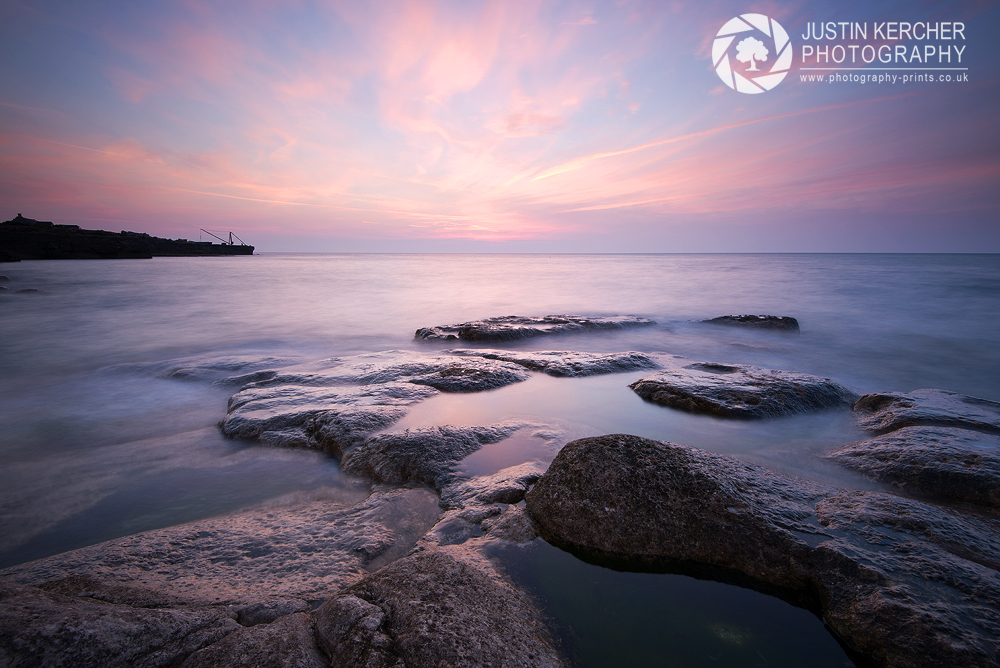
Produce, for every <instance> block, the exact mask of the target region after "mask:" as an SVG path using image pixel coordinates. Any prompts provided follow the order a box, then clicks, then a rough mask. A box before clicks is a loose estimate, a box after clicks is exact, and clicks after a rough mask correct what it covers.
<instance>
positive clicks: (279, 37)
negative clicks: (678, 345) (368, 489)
mask: <svg viewBox="0 0 1000 668" xmlns="http://www.w3.org/2000/svg"><path fill="white" fill-rule="evenodd" d="M748 14H756V15H760V16H764V17H769V18H770V22H768V21H767V20H766V19H765V20H764V22H763V26H764V29H766V33H765V32H764V30H762V29H761V28H760V27H759V26H757V27H755V26H754V23H753V21H752V20H746V19H738V21H742V22H743V23H741V24H739V25H741V26H743V30H742V31H741V32H739V33H738V34H737V35H736V37H737V38H736V39H733V40H731V44H730V43H729V42H727V43H726V44H728V46H726V44H723V45H722V47H721V48H722V50H721V51H718V50H717V51H716V52H713V44H715V43H716V37H717V33H719V32H720V29H723V28H724V26H727V25H730V26H731V25H732V24H729V23H728V22H730V21H731V20H732V19H734V18H737V17H740V16H745V15H748ZM831 22H832V23H834V24H836V26H834V27H833V33H835V34H833V35H831V34H830V33H829V32H828V31H826V29H825V27H826V24H828V23H831ZM841 22H846V23H847V24H859V25H863V26H865V28H866V31H867V32H866V34H865V35H864V36H863V37H862V36H860V35H853V36H852V35H851V34H850V31H849V29H848V31H847V32H841V33H837V31H838V30H840V31H842V30H843V29H842V28H840V27H839V26H840V23H841ZM775 23H777V24H778V25H780V26H782V27H783V28H784V30H785V32H786V33H787V35H788V37H789V46H788V48H790V49H791V50H792V60H791V63H790V64H786V65H785V66H784V67H787V68H788V69H787V74H786V75H785V77H784V78H783V79H781V81H780V82H779V83H777V84H776V85H773V84H772V87H771V88H770V89H769V90H766V91H765V90H763V89H760V90H761V92H759V93H757V94H747V93H743V92H739V91H738V90H736V89H734V88H733V87H731V86H730V85H726V84H725V83H724V82H723V79H722V75H720V74H718V73H717V67H718V66H721V65H723V63H722V61H726V63H729V66H730V69H731V70H732V71H736V72H741V73H746V72H749V74H746V76H745V78H748V79H752V78H753V77H754V76H757V75H758V71H759V72H761V73H762V74H763V73H774V72H776V71H777V70H775V69H772V68H779V69H780V67H781V64H780V62H779V58H778V57H777V54H776V52H781V53H783V51H781V48H780V45H779V44H778V37H777V36H778V32H777V29H771V28H770V27H769V26H771V25H774V24H775ZM899 23H909V24H911V26H912V25H913V24H917V23H919V24H922V25H924V26H925V27H926V24H928V23H929V24H931V25H935V26H938V27H940V26H941V25H945V24H946V25H948V26H952V30H953V29H954V28H953V26H954V24H955V23H959V24H961V25H962V28H963V29H962V33H961V38H959V36H958V34H957V33H955V32H949V31H948V30H947V29H945V30H941V31H939V32H937V33H932V34H930V35H924V34H923V33H920V36H921V37H922V39H916V38H915V37H916V36H917V34H918V33H917V30H916V29H913V30H911V31H909V32H908V33H907V34H906V36H905V37H903V36H897V35H894V34H893V33H892V32H888V33H887V32H886V31H887V30H888V28H886V26H887V25H888V24H895V25H897V26H898V24H899ZM879 24H882V25H883V29H882V31H880V32H879V33H877V34H876V32H875V27H876V26H877V25H879ZM810 26H813V27H815V26H819V27H820V35H822V36H825V37H826V38H825V39H822V40H817V39H815V38H814V37H815V36H814V35H812V34H808V35H807V34H806V33H807V30H809V29H810ZM723 32H725V31H723ZM730 32H731V31H730ZM726 34H729V33H726ZM946 35H947V36H949V37H950V39H943V37H944V36H946ZM998 35H1000V3H997V2H974V1H968V2H962V1H958V2H915V1H908V2H870V1H868V2H850V1H843V2H837V3H829V2H821V1H810V0H798V1H793V2H771V1H767V2H754V1H751V0H747V1H745V2H665V1H650V2H647V1H644V0H636V1H631V0H620V1H617V2H533V1H531V0H519V1H518V2H489V1H479V0H458V1H454V2H449V1H443V2H432V1H417V2H411V1H408V0H393V1H386V2H360V1H359V0H353V1H346V2H339V1H315V2H309V1H300V2H296V1H294V0H293V1H287V0H283V1H281V2H264V1H259V0H241V1H240V2H235V1H233V2H207V1H190V2H188V1H178V2H132V1H127V2H115V1H107V2H96V1H89V0H76V1H73V2H61V1H51V0H31V1H30V2H18V1H16V0H15V1H11V0H5V1H4V2H0V219H3V220H6V219H9V218H12V217H13V216H14V215H15V214H16V213H23V215H25V216H27V217H30V218H36V219H39V220H51V221H54V222H56V223H66V224H77V225H80V226H81V227H85V228H93V229H107V230H113V231H118V230H132V231H137V232H147V233H149V234H153V235H156V236H164V237H169V238H188V239H196V240H197V239H198V238H199V237H200V236H201V237H202V238H206V239H207V238H208V237H206V236H205V235H204V234H203V233H201V232H199V229H200V228H205V229H208V230H211V231H214V232H217V233H225V232H228V231H233V232H235V233H236V234H237V235H238V236H239V237H240V238H241V239H243V240H245V241H246V242H247V243H250V244H253V245H255V246H256V247H257V250H258V251H301V252H310V251H315V252H540V253H553V252H624V253H635V252H640V253H641V252H657V253H671V252H1000V112H998V109H1000V40H998ZM750 36H755V38H759V42H760V43H761V44H762V45H763V46H762V47H761V48H763V49H765V50H766V51H767V54H770V55H767V54H764V57H765V58H766V60H762V59H759V58H755V59H754V60H749V61H748V62H743V60H742V58H743V57H745V55H746V53H745V50H743V51H741V50H740V49H741V48H742V47H740V46H739V45H740V44H741V43H742V42H743V40H744V38H745V37H750ZM831 36H832V37H833V39H829V38H830V37H831ZM894 37H895V38H894ZM751 44H752V43H751ZM838 45H839V46H841V47H843V49H842V50H841V53H846V50H847V49H848V48H849V47H850V46H851V45H857V48H856V49H854V50H853V53H854V55H855V58H856V59H857V58H858V53H859V50H860V49H861V48H863V47H864V46H866V45H870V46H871V47H872V51H871V52H869V53H877V52H876V51H875V50H876V49H879V48H880V47H883V46H885V47H886V49H887V51H882V52H880V53H886V52H888V53H889V54H890V55H891V57H892V58H893V60H892V61H891V62H889V63H884V62H882V61H880V60H879V59H878V58H876V59H875V60H873V62H872V63H869V64H865V63H864V62H859V63H857V64H854V65H851V64H850V62H849V60H848V59H846V58H845V59H843V60H842V62H841V63H835V62H834V61H833V60H832V59H831V56H827V60H826V62H816V61H817V60H819V57H818V56H817V55H815V54H816V51H817V50H819V49H822V48H827V49H834V52H833V56H836V55H837V52H836V51H835V49H836V47H837V46H838ZM744 46H745V45H744ZM803 46H809V47H811V48H812V49H813V51H812V53H813V54H814V55H813V56H812V57H811V58H810V57H807V56H806V55H804V53H805V52H806V51H807V50H806V49H803V48H802V47H803ZM946 47H947V48H949V49H955V53H954V57H953V58H952V59H951V62H942V56H941V55H940V53H939V51H941V50H943V49H944V48H946ZM959 48H961V49H962V50H963V51H962V54H961V59H960V60H958V55H957V50H958V49H959ZM897 49H902V51H903V52H905V60H900V55H899V54H898V53H897V51H896V50H897ZM927 49H930V52H928V51H927ZM914 52H916V54H917V56H918V57H919V60H916V59H914V58H913V54H914ZM758 53H759V52H758ZM928 53H930V54H931V55H928ZM720 54H721V55H720ZM949 55H950V56H951V55H953V54H952V52H951V51H949ZM717 64H718V65H717ZM818 66H824V67H833V66H838V67H848V66H850V67H851V68H856V67H860V66H863V67H864V68H865V69H863V70H857V69H850V70H837V71H826V70H824V71H819V70H812V69H803V68H809V67H818ZM889 67H892V68H896V69H892V70H888V69H885V68H889ZM929 67H934V68H939V67H951V68H955V69H950V70H941V69H935V70H928V69H918V68H929ZM753 68H756V69H753ZM875 68H882V69H875ZM959 68H961V69H959ZM781 71H784V70H781ZM859 74H861V75H865V76H867V77H872V76H878V75H883V76H890V77H891V76H892V75H895V76H896V77H897V78H896V79H895V80H892V79H887V80H885V81H877V80H876V81H871V80H866V81H865V82H864V83H861V82H860V81H857V80H848V81H840V80H835V81H833V82H830V80H829V77H830V76H841V77H844V76H850V75H855V76H857V75H859ZM817 75H822V76H823V80H822V81H817V80H816V77H817ZM917 75H920V76H923V77H926V76H933V77H935V79H934V80H933V81H927V80H926V79H924V80H912V79H911V80H909V81H904V79H903V77H904V76H911V77H914V78H916V77H917ZM944 76H950V77H951V79H950V80H943V81H942V80H939V79H940V78H942V77H944ZM810 77H813V78H812V80H810ZM776 78H780V77H776ZM773 79H774V78H772V81H773ZM732 83H733V80H732V79H730V84H732Z"/></svg>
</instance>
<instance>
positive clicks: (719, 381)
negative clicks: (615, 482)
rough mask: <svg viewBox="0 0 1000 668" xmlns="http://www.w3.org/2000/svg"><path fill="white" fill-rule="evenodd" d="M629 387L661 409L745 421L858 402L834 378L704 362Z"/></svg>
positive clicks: (657, 375) (654, 375) (649, 377)
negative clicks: (662, 407)
mask: <svg viewBox="0 0 1000 668" xmlns="http://www.w3.org/2000/svg"><path fill="white" fill-rule="evenodd" d="M629 387H631V388H632V390H633V391H634V392H635V393H636V394H638V395H639V396H640V397H642V398H643V399H645V400H647V401H651V402H653V403H655V404H660V405H661V406H668V407H670V408H677V409H679V410H683V411H688V412H691V413H705V414H707V415H717V416H720V417H730V418H743V419H757V418H768V417H778V416H781V415H790V414H794V413H804V412H808V411H815V410H821V409H825V408H834V407H839V406H845V407H846V406H849V405H850V404H851V402H852V401H854V400H855V399H857V396H858V395H857V394H855V393H854V392H852V391H851V390H849V389H848V388H846V387H844V386H843V385H840V384H839V383H836V382H834V381H832V380H830V379H829V378H821V377H819V376H810V375H808V374H803V373H792V372H790V371H776V370H772V369H762V368H760V367H755V366H749V365H746V364H711V363H701V362H699V363H695V364H689V365H687V366H685V367H683V368H680V369H667V370H664V371H659V372H656V373H652V374H650V375H648V376H643V377H642V378H640V379H639V380H637V381H635V382H634V383H632V384H631V385H629Z"/></svg>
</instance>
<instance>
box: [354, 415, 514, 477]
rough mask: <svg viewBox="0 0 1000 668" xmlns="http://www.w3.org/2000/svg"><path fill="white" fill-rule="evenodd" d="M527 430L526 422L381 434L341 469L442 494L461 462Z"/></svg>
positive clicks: (359, 448)
mask: <svg viewBox="0 0 1000 668" xmlns="http://www.w3.org/2000/svg"><path fill="white" fill-rule="evenodd" d="M526 426H529V425H528V424H527V423H523V422H503V423H498V424H495V425H489V426H482V427H480V426H473V427H454V426H444V427H419V428H416V429H407V430H406V431H402V432H390V433H385V434H378V435H376V436H373V437H372V438H369V439H368V440H367V441H365V442H364V443H363V444H361V445H359V446H357V447H356V448H353V449H352V450H350V451H349V452H348V453H347V454H346V455H344V458H343V460H342V461H341V469H342V470H343V471H345V472H346V473H350V474H352V475H357V476H362V477H365V478H369V479H371V480H374V481H376V482H380V483H387V484H402V483H410V482H416V483H423V484H426V485H429V486H430V487H433V488H435V489H437V490H441V489H442V488H443V487H444V486H445V485H447V484H448V483H450V482H452V481H453V480H455V479H456V477H457V475H456V472H455V468H456V466H457V465H458V463H459V461H461V460H462V459H463V458H465V457H466V456H468V455H470V454H472V453H473V452H475V451H477V450H479V449H480V448H481V447H483V446H484V445H487V444H489V443H498V442H500V441H502V440H504V439H506V438H509V437H510V436H511V435H512V434H513V433H514V432H515V431H517V430H519V429H522V428H524V427H526Z"/></svg>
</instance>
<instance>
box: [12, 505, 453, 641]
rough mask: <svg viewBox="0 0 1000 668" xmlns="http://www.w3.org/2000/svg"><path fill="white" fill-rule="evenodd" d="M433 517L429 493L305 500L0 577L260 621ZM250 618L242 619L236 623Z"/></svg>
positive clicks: (396, 550)
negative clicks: (234, 607) (145, 595)
mask: <svg viewBox="0 0 1000 668" xmlns="http://www.w3.org/2000/svg"><path fill="white" fill-rule="evenodd" d="M439 514H440V508H439V507H438V498H437V496H436V495H434V494H432V493H431V492H429V491H427V490H425V489H396V490H387V491H383V492H375V493H373V494H372V495H371V496H370V497H369V498H368V499H367V500H366V501H364V502H362V503H359V504H357V505H353V506H347V507H345V506H343V505H342V504H337V503H331V502H329V501H314V502H308V503H304V504H300V505H296V506H293V507H290V508H266V509H262V510H254V511H249V512H246V513H241V514H237V515H231V516H227V517H220V518H215V519H210V520H202V521H199V522H193V523H190V524H185V525H181V526H178V527H173V528H169V529H160V530H156V531H147V532H145V533H141V534H136V535H134V536H129V537H126V538H120V539H117V540H113V541H109V542H106V543H101V544H99V545H94V546H90V547H85V548H81V549H78V550H73V551H71V552H66V553H64V554H60V555H56V556H53V557H48V558H45V559H40V560H38V561H33V562H29V563H26V564H21V565H19V566H13V567H11V568H8V569H4V570H3V571H0V577H3V578H4V579H5V580H6V581H8V582H16V583H20V584H32V585H37V584H41V583H45V582H52V581H56V580H62V579H65V578H68V577H72V576H79V575H86V576H88V577H92V578H95V579H97V580H101V581H103V582H109V583H118V584H121V585H128V586H130V587H142V588H145V589H148V590H153V591H162V592H170V593H171V595H172V596H173V597H175V598H177V599H179V600H184V601H187V602H189V603H199V604H206V605H207V604H212V605H218V604H223V603H227V604H240V605H243V606H245V605H247V604H250V603H253V602H260V603H262V604H263V605H261V606H258V610H257V611H256V613H257V614H258V616H259V618H260V619H266V613H265V614H264V616H263V617H260V615H261V614H262V610H260V609H259V608H265V609H266V608H267V607H268V606H270V607H272V608H273V607H274V606H275V604H276V603H282V602H283V603H285V604H287V602H288V599H300V600H303V601H309V600H315V599H317V598H319V597H322V596H325V595H328V592H330V591H331V590H333V591H335V590H337V589H339V588H341V587H344V586H346V585H348V584H350V583H352V582H355V581H357V580H358V579H360V578H361V577H363V576H364V575H365V574H366V573H367V572H368V570H370V569H373V568H377V567H378V566H380V565H381V564H384V563H388V562H389V561H391V560H393V559H397V558H399V557H401V556H403V555H404V554H406V553H407V552H408V551H409V550H410V549H411V548H412V547H413V545H414V544H416V542H417V540H418V539H419V538H420V537H421V536H423V535H424V533H426V532H427V530H428V529H430V528H431V526H432V525H433V524H434V523H435V522H436V520H437V518H438V516H439ZM275 599H277V601H275ZM279 611H280V608H279ZM253 613H254V611H253V610H249V611H246V612H245V613H244V616H245V617H246V618H247V619H246V621H252V617H250V615H252V614H253Z"/></svg>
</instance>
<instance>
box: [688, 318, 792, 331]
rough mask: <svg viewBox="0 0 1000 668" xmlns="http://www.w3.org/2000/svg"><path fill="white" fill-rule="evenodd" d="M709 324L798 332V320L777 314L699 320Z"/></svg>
mask: <svg viewBox="0 0 1000 668" xmlns="http://www.w3.org/2000/svg"><path fill="white" fill-rule="evenodd" d="M699 322H704V323H707V324H709V325H725V326H727V327H743V328H745V329H773V330H778V331H783V332H798V331H799V321H798V320H796V319H795V318H791V317H788V316H778V315H720V316H719V317H718V318H709V319H708V320H700V321H699Z"/></svg>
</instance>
